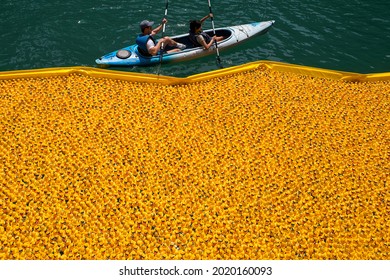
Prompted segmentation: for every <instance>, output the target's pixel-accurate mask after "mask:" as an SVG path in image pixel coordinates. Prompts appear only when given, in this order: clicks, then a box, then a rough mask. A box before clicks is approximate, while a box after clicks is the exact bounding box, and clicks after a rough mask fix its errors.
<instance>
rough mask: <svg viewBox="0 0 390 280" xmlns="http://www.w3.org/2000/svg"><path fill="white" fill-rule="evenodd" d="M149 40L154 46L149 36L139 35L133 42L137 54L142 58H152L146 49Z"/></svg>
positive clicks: (154, 41)
mask: <svg viewBox="0 0 390 280" xmlns="http://www.w3.org/2000/svg"><path fill="white" fill-rule="evenodd" d="M149 39H151V40H152V41H153V43H154V44H155V45H156V40H155V39H154V38H153V37H152V36H150V35H144V34H139V35H138V37H137V39H136V40H135V42H136V43H137V45H138V52H139V53H140V54H142V55H144V56H152V55H151V54H150V53H149V51H148V48H147V47H146V44H147V42H148V41H149Z"/></svg>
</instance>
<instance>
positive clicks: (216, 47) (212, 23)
mask: <svg viewBox="0 0 390 280" xmlns="http://www.w3.org/2000/svg"><path fill="white" fill-rule="evenodd" d="M208 1H209V10H210V14H212V15H213V11H212V10H211V1H210V0H208ZM211 25H212V27H213V33H214V36H215V35H216V34H215V28H214V16H212V17H211ZM214 43H215V49H216V50H217V65H218V66H219V68H223V66H222V63H221V58H220V57H219V49H218V43H217V40H215V41H214Z"/></svg>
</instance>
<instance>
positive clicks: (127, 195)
mask: <svg viewBox="0 0 390 280" xmlns="http://www.w3.org/2000/svg"><path fill="white" fill-rule="evenodd" d="M389 77H390V74H389V73H381V74H366V75H363V74H357V73H347V72H338V71H331V70H326V69H316V68H311V67H304V66H297V65H289V64H284V63H276V62H267V61H259V62H255V63H249V64H245V65H242V66H237V67H232V68H226V69H221V70H218V71H213V72H209V73H204V74H198V75H193V76H190V77H187V78H175V77H167V76H156V75H146V74H137V73H127V72H119V71H110V70H101V69H95V68H88V67H70V68H51V69H38V70H27V71H10V72H2V73H0V259H2V260H9V259H11V260H14V259H15V260H22V259H38V260H47V259H56V260H63V259H65V260H79V259H91V260H107V259H110V260H125V259H126V260H132V259H147V260H156V259H157V260H161V259H170V260H172V259H185V260H193V259H223V260H230V259H233V260H253V259H257V260H259V259H276V260H279V259H288V260H301V259H306V260H314V259H337V260H346V259H353V260H355V259H364V260H367V259H370V260H371V259H380V260H388V259H390V248H389V240H390V219H389V213H390V191H389V177H390V175H389V173H390V159H389V155H390V140H389V139H390V123H389V119H390V86H389V85H390V82H389Z"/></svg>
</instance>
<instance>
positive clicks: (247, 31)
mask: <svg viewBox="0 0 390 280" xmlns="http://www.w3.org/2000/svg"><path fill="white" fill-rule="evenodd" d="M274 22H275V21H274V20H270V21H262V22H253V23H249V24H242V25H237V26H230V27H223V28H216V29H215V33H216V35H217V36H224V37H225V39H223V40H222V41H220V42H218V50H219V51H220V50H223V49H226V48H228V47H232V46H235V45H237V44H239V43H242V42H244V41H246V40H247V39H249V38H252V37H253V36H255V35H262V34H265V33H266V32H267V31H268V30H269V29H270V28H271V26H272V25H273V24H274ZM205 32H206V33H207V34H209V35H210V36H213V30H212V29H210V30H205ZM171 38H172V39H174V40H175V41H176V42H178V43H182V44H184V45H186V46H187V47H186V48H185V49H184V50H181V51H178V52H172V53H163V55H162V57H161V62H162V63H168V62H179V61H184V60H190V59H194V58H198V57H203V56H206V55H210V54H214V53H215V52H216V47H215V44H214V45H213V46H212V47H210V48H209V49H208V50H205V49H203V47H195V46H194V45H193V44H192V43H191V41H190V38H189V34H188V33H187V34H182V35H177V36H172V37H171ZM158 63H160V55H155V56H144V55H142V54H140V53H139V52H138V46H137V45H136V44H134V45H131V46H128V47H125V48H122V49H120V50H116V51H113V52H110V53H108V54H106V55H104V56H102V57H100V58H98V59H96V64H98V65H106V66H149V65H154V64H158Z"/></svg>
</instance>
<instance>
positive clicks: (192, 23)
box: [190, 20, 202, 32]
mask: <svg viewBox="0 0 390 280" xmlns="http://www.w3.org/2000/svg"><path fill="white" fill-rule="evenodd" d="M201 26H202V23H201V22H200V20H191V21H190V31H191V32H195V30H196V29H198V28H199V27H201Z"/></svg>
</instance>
